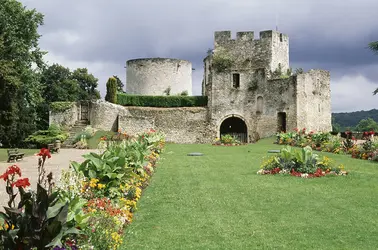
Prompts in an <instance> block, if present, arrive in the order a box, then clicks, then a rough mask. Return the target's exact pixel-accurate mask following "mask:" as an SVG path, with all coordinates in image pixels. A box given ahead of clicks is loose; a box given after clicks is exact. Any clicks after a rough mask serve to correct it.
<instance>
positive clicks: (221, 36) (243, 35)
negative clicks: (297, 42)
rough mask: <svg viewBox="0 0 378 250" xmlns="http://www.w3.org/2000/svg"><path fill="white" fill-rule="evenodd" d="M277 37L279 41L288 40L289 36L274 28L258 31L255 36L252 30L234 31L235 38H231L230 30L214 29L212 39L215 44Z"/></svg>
mask: <svg viewBox="0 0 378 250" xmlns="http://www.w3.org/2000/svg"><path fill="white" fill-rule="evenodd" d="M272 39H277V40H279V41H280V42H288V41H289V37H288V35H286V34H283V33H280V32H278V31H274V30H266V31H260V32H259V37H258V38H255V32H254V31H240V32H236V39H232V37H231V31H229V30H228V31H215V33H214V41H215V43H216V45H222V44H227V43H230V42H236V43H237V42H252V41H262V42H264V41H271V40H272Z"/></svg>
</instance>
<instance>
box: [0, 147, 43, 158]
mask: <svg viewBox="0 0 378 250" xmlns="http://www.w3.org/2000/svg"><path fill="white" fill-rule="evenodd" d="M18 151H19V152H20V153H25V155H24V157H25V156H29V155H33V154H36V153H38V152H39V149H21V148H19V149H18ZM7 160H8V152H7V149H6V148H0V161H7Z"/></svg>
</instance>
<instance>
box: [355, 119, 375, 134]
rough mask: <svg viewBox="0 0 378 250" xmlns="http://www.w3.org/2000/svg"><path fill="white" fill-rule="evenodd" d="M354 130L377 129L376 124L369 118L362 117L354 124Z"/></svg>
mask: <svg viewBox="0 0 378 250" xmlns="http://www.w3.org/2000/svg"><path fill="white" fill-rule="evenodd" d="M356 130H357V131H360V132H364V131H378V124H377V123H376V122H375V121H374V120H373V119H371V118H367V119H362V120H361V121H360V122H359V123H358V124H357V126H356Z"/></svg>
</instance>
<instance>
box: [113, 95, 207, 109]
mask: <svg viewBox="0 0 378 250" xmlns="http://www.w3.org/2000/svg"><path fill="white" fill-rule="evenodd" d="M117 103H118V104H119V105H122V106H142V107H165V108H168V107H204V106H207V96H144V95H128V94H123V93H118V96H117Z"/></svg>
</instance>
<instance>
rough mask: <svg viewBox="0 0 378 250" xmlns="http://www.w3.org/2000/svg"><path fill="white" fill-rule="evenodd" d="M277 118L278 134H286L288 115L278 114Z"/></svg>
mask: <svg viewBox="0 0 378 250" xmlns="http://www.w3.org/2000/svg"><path fill="white" fill-rule="evenodd" d="M277 118H278V119H277V126H278V127H277V132H286V113H285V112H278V114H277Z"/></svg>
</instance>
